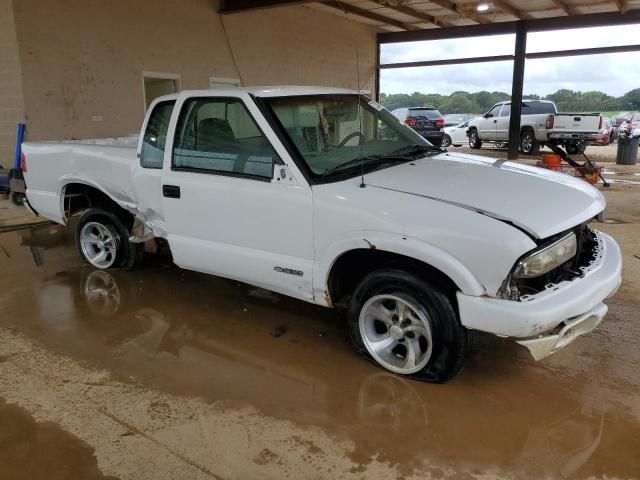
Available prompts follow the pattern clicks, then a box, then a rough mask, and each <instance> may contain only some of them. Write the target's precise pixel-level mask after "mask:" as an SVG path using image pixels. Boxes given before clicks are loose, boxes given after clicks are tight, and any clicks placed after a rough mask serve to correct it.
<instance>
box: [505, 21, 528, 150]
mask: <svg viewBox="0 0 640 480" xmlns="http://www.w3.org/2000/svg"><path fill="white" fill-rule="evenodd" d="M526 50H527V26H526V23H525V22H523V21H519V22H517V23H516V49H515V54H514V59H513V83H512V86H511V118H510V120H509V154H508V157H507V158H508V159H509V160H517V158H518V147H519V145H520V117H521V114H522V87H523V84H524V63H525V53H526Z"/></svg>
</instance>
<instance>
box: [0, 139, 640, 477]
mask: <svg viewBox="0 0 640 480" xmlns="http://www.w3.org/2000/svg"><path fill="white" fill-rule="evenodd" d="M595 148H596V147H594V149H595ZM474 153H477V152H475V151H474ZM606 170H607V171H608V172H609V173H607V177H609V178H610V179H613V180H627V181H631V182H634V181H635V179H640V175H639V174H640V166H638V167H621V166H618V165H615V164H611V165H607V166H606ZM598 188H601V189H602V191H603V193H604V194H605V196H606V197H607V199H608V202H609V207H608V211H607V214H608V219H609V220H608V222H607V223H603V224H598V225H597V228H599V229H602V230H604V231H607V232H609V233H611V234H612V235H613V236H614V237H615V238H616V239H617V240H618V242H619V243H620V244H621V247H622V250H623V255H624V281H623V285H622V287H621V288H620V290H619V292H618V293H617V294H616V296H615V297H613V298H612V299H611V300H610V301H609V307H610V310H609V314H608V316H607V318H606V319H605V321H604V322H603V323H602V324H601V325H600V326H599V327H598V328H597V329H596V331H594V332H592V333H591V334H589V335H586V336H584V337H581V338H579V339H578V340H576V341H575V342H574V343H572V344H571V345H570V346H568V347H567V348H566V349H564V350H562V351H560V352H558V353H556V354H555V355H553V356H551V357H550V358H548V359H546V360H543V361H541V362H538V363H536V362H534V361H533V360H532V359H531V358H530V356H529V354H528V353H527V352H526V351H525V350H524V349H522V348H521V347H518V346H517V345H516V344H514V343H513V342H511V341H508V340H504V339H498V338H494V337H491V336H480V335H479V336H478V338H477V342H476V346H475V347H474V350H473V352H472V356H471V358H470V361H469V364H468V367H467V368H466V370H465V371H464V372H463V374H462V375H460V376H459V377H458V378H456V379H455V380H454V381H453V382H451V383H449V384H447V385H431V384H426V383H419V382H416V381H410V380H405V379H402V378H399V377H397V376H394V375H390V374H387V373H385V372H384V371H382V370H380V369H378V368H376V367H375V366H374V365H372V364H370V363H368V362H366V361H364V360H362V359H361V358H359V357H357V356H356V355H355V354H354V353H353V351H352V349H351V346H350V344H349V340H348V338H347V331H346V328H345V324H344V317H343V315H342V314H340V313H337V312H333V311H329V310H325V309H322V308H319V307H315V306H313V305H310V304H306V303H302V302H298V301H295V300H292V299H288V298H285V297H282V296H279V295H276V294H272V293H269V292H266V291H264V290H261V289H257V288H253V287H249V286H246V285H240V284H238V283H236V282H232V281H227V280H223V279H219V278H215V277H211V276H206V275H201V274H198V273H193V272H187V271H182V270H178V269H176V268H175V267H173V266H172V265H170V264H168V263H167V262H165V261H162V260H158V259H155V260H153V261H150V262H149V263H148V264H147V265H146V266H145V267H144V268H142V269H141V270H138V271H135V272H120V271H114V272H102V271H95V270H92V269H91V268H88V267H86V266H83V265H82V264H81V263H80V261H79V257H78V254H77V251H76V248H75V245H74V242H73V230H72V229H65V228H61V227H58V226H53V225H50V224H45V225H36V226H28V225H24V224H25V223H26V222H27V221H31V219H29V218H28V217H25V215H24V211H22V210H20V209H15V208H14V207H9V206H8V202H6V201H0V272H2V276H1V277H0V479H3V480H4V479H11V480H22V479H31V480H32V479H45V478H46V479H72V478H73V479H75V478H78V479H80V478H86V479H98V478H113V477H115V478H120V479H154V480H162V479H189V480H192V479H200V478H202V479H211V478H213V479H224V480H231V479H238V480H240V479H242V480H245V479H283V478H291V479H337V478H340V479H342V478H344V479H401V478H404V479H412V478H414V479H418V478H420V479H425V478H456V479H457V478H479V479H493V478H562V479H566V478H580V479H582V478H585V479H586V478H607V479H613V478H640V376H639V375H638V371H640V348H639V344H640V185H639V184H636V183H625V182H619V183H614V184H612V185H611V187H610V188H602V186H598ZM532 208H535V205H532ZM558 208H562V205H558ZM16 226H19V229H15V228H16Z"/></svg>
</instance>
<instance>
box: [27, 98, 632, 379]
mask: <svg viewBox="0 0 640 480" xmlns="http://www.w3.org/2000/svg"><path fill="white" fill-rule="evenodd" d="M23 154H24V158H23V162H22V163H23V170H24V176H25V181H26V184H27V191H26V195H27V201H28V204H29V207H30V208H31V209H33V210H34V211H35V212H37V213H38V214H39V215H42V216H44V217H47V218H49V219H52V220H54V221H56V222H58V223H61V224H67V223H69V222H70V219H71V217H72V216H73V215H74V214H80V213H81V216H79V218H77V221H75V228H76V239H77V245H78V249H79V252H80V254H81V255H82V257H83V258H84V260H86V262H88V263H89V264H91V265H93V266H94V267H95V268H99V269H106V268H132V267H134V266H135V265H136V264H137V262H138V260H139V259H140V256H141V254H142V250H143V244H144V243H145V242H149V241H151V240H152V239H153V238H155V239H156V241H160V242H166V243H168V245H169V247H170V249H171V252H172V255H173V259H174V262H175V263H176V265H178V266H179V267H182V268H186V269H190V270H197V271H200V272H206V273H209V274H214V275H219V276H223V277H228V278H232V279H236V280H239V281H242V282H246V283H249V284H253V285H257V286H260V287H263V288H266V289H270V290H273V291H276V292H280V293H282V294H285V295H289V296H291V297H295V298H298V299H300V300H304V301H307V302H312V303H315V304H318V305H322V306H325V307H333V306H336V305H339V304H341V305H346V306H347V309H348V323H349V331H350V334H351V337H352V339H353V343H354V345H355V348H356V350H357V351H358V353H360V354H362V355H364V356H365V357H368V358H370V359H373V360H374V361H375V362H376V363H377V364H378V365H380V366H382V367H384V368H386V369H388V370H390V371H393V372H396V373H398V374H402V375H409V376H413V377H418V378H421V379H425V380H429V381H434V382H443V381H446V380H449V379H450V378H452V377H453V376H454V375H455V374H456V373H458V372H459V371H460V370H461V369H462V366H463V364H464V362H465V358H466V354H467V351H468V349H469V345H470V338H471V331H473V330H479V331H483V332H490V333H492V334H495V335H499V336H501V337H511V338H514V339H515V340H516V341H517V342H519V343H520V344H522V345H524V346H525V347H527V348H528V349H529V350H530V351H531V353H532V354H533V356H534V358H536V359H540V358H543V357H545V356H547V355H549V354H551V353H552V352H554V351H555V350H557V349H559V348H561V347H563V346H564V345H566V344H567V343H569V342H570V341H571V340H573V339H574V338H576V337H577V336H578V335H581V334H584V333H587V332H589V331H591V330H592V329H593V328H594V327H595V326H596V325H598V323H599V322H600V321H601V320H602V318H603V317H604V315H605V314H606V312H607V307H606V305H605V304H604V303H603V301H604V300H605V299H606V298H607V297H609V296H610V295H612V294H613V293H614V292H615V291H616V290H617V288H618V286H619V285H620V279H621V256H620V250H619V248H618V245H617V244H616V242H615V241H614V240H613V239H612V238H611V237H610V236H608V235H606V234H604V233H601V232H598V231H597V230H593V229H591V228H590V226H589V225H588V224H589V223H590V222H591V221H592V220H594V219H595V218H596V217H598V216H601V215H602V214H603V210H604V208H605V201H604V198H603V197H602V195H601V194H600V193H599V192H598V190H596V189H595V188H593V187H591V186H590V185H588V184H587V183H585V182H583V181H581V180H578V179H574V178H571V177H569V176H567V175H563V174H560V173H555V172H551V171H548V170H543V169H539V168H536V167H529V166H524V165H519V164H516V163H511V162H506V163H500V162H498V163H494V162H493V161H492V160H491V159H487V158H481V157H475V156H470V155H463V154H453V153H448V152H446V151H444V150H441V149H440V148H436V147H433V146H432V145H430V144H429V143H428V142H427V141H426V140H424V139H423V138H422V137H420V135H418V134H417V133H415V132H414V131H413V130H412V129H411V128H409V127H407V126H406V125H403V124H402V123H401V122H399V121H398V120H397V119H396V118H395V117H394V116H393V115H392V114H391V113H390V112H388V111H387V110H385V109H384V108H383V107H382V106H380V105H379V104H378V103H376V102H373V101H370V100H369V99H367V98H365V97H362V96H360V95H359V94H358V93H357V92H354V91H350V90H343V89H332V88H319V87H317V88H316V87H281V88H251V89H229V90H207V91H185V92H182V93H180V94H175V95H170V96H166V97H161V98H159V99H157V100H156V101H154V102H153V104H152V105H151V106H150V108H149V110H148V112H147V115H146V118H145V120H144V123H143V125H142V133H141V135H140V138H139V141H138V144H137V147H129V146H119V145H111V146H109V145H99V144H96V142H93V143H91V144H82V143H65V142H41V143H25V144H24V146H23ZM559 206H561V208H558V207H559Z"/></svg>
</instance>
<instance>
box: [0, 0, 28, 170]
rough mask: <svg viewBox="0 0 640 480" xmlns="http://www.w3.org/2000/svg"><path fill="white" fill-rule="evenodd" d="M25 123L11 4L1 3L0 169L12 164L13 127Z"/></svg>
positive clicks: (14, 131)
mask: <svg viewBox="0 0 640 480" xmlns="http://www.w3.org/2000/svg"><path fill="white" fill-rule="evenodd" d="M23 120H24V103H23V99H22V76H21V74H20V60H19V56H18V43H17V40H16V31H15V25H14V19H13V1H12V0H0V165H2V166H3V167H5V168H9V167H10V166H11V165H12V162H13V152H14V148H15V139H16V123H18V122H22V121H23Z"/></svg>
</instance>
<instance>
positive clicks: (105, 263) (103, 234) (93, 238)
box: [80, 222, 118, 269]
mask: <svg viewBox="0 0 640 480" xmlns="http://www.w3.org/2000/svg"><path fill="white" fill-rule="evenodd" d="M80 248H81V249H82V253H83V254H84V257H85V258H86V259H87V261H88V262H89V263H90V264H91V265H93V266H94V267H96V268H101V269H104V268H109V267H111V266H112V265H113V263H114V262H115V260H116V252H117V250H118V243H117V239H116V236H115V235H114V234H113V232H112V231H111V230H110V229H109V228H108V227H106V226H105V225H103V224H101V223H98V222H87V224H86V225H85V226H84V227H82V230H81V231H80Z"/></svg>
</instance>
